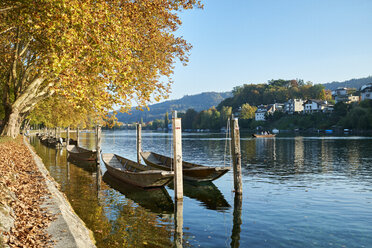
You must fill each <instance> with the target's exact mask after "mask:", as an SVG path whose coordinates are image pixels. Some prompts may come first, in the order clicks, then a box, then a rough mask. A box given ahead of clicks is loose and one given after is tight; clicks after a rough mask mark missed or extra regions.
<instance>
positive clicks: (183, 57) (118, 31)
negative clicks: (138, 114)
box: [0, 0, 202, 137]
mask: <svg viewBox="0 0 372 248" xmlns="http://www.w3.org/2000/svg"><path fill="white" fill-rule="evenodd" d="M194 7H202V5H201V3H200V2H199V1H197V0H142V1H131V0H111V1H106V0H94V1H93V0H69V1H65V0H32V1H31V0H4V1H1V3H0V61H1V63H0V91H1V92H2V94H3V99H2V100H3V104H2V108H3V109H4V113H5V126H4V128H3V130H2V134H3V135H8V136H13V137H14V136H16V135H17V133H18V131H19V126H20V123H21V122H22V121H23V120H24V119H25V118H26V117H27V116H28V115H29V114H30V112H31V111H32V110H33V109H34V107H35V105H36V104H38V103H39V102H40V101H42V100H44V99H45V98H48V97H50V96H51V95H53V94H57V95H58V96H60V97H63V98H65V99H66V100H67V101H68V102H69V103H70V104H69V105H68V107H71V106H72V108H85V109H86V110H87V111H89V112H90V111H94V112H95V113H96V114H97V115H99V116H104V115H106V114H107V113H108V111H110V110H111V109H112V107H113V105H116V106H122V110H123V111H125V110H128V109H129V107H130V105H131V103H132V101H136V102H137V103H138V104H139V105H140V106H145V105H146V104H147V103H148V102H149V101H150V99H151V97H154V99H155V100H160V99H161V98H163V97H166V96H167V94H168V92H169V89H170V84H171V82H172V80H171V75H172V73H173V65H174V63H175V61H176V60H179V61H181V62H183V63H186V62H187V61H188V53H189V51H190V48H191V45H190V44H188V43H187V42H186V41H185V40H184V39H182V38H181V37H177V36H175V34H174V32H175V31H176V30H177V28H178V27H179V26H180V25H181V20H180V19H179V16H178V13H179V11H181V10H183V9H191V8H194ZM82 103H84V104H82Z"/></svg>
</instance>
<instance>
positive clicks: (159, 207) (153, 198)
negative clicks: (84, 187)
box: [102, 172, 174, 214]
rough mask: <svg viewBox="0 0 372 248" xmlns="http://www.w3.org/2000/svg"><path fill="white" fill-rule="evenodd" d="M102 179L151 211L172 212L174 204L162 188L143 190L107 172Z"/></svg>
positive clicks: (159, 212)
mask: <svg viewBox="0 0 372 248" xmlns="http://www.w3.org/2000/svg"><path fill="white" fill-rule="evenodd" d="M102 179H103V181H104V182H105V183H106V184H107V185H109V186H110V187H112V188H113V189H115V190H117V191H119V192H120V193H122V194H123V195H125V196H126V197H127V198H129V199H131V200H133V201H135V202H136V203H137V204H139V205H141V206H142V207H144V208H146V209H148V210H150V211H151V212H154V213H158V214H162V213H166V214H172V213H173V210H174V205H173V201H172V198H171V197H170V196H169V194H168V192H167V191H166V190H165V189H164V188H157V189H150V190H145V189H141V188H138V187H135V186H133V185H130V184H127V183H124V182H122V181H120V180H118V179H116V178H115V177H112V176H111V175H110V174H109V173H107V172H106V173H105V174H104V175H103V178H102Z"/></svg>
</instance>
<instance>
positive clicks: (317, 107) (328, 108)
mask: <svg viewBox="0 0 372 248" xmlns="http://www.w3.org/2000/svg"><path fill="white" fill-rule="evenodd" d="M303 106H304V110H303V113H304V114H311V113H316V112H327V113H328V112H332V111H333V105H331V104H329V103H328V102H327V101H323V100H314V99H309V100H307V101H305V102H304V103H303Z"/></svg>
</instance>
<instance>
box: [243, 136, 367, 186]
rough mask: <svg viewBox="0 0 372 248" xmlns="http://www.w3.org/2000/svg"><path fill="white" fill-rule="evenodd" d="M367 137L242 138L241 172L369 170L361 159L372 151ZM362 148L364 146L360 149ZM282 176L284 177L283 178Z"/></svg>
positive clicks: (278, 173)
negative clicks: (365, 138)
mask: <svg viewBox="0 0 372 248" xmlns="http://www.w3.org/2000/svg"><path fill="white" fill-rule="evenodd" d="M369 144H370V140H368V139H367V140H358V139H356V140H353V139H333V140H332V139H327V138H321V137H318V138H317V137H294V138H275V139H243V140H242V142H241V146H242V154H243V157H242V164H243V167H245V170H243V173H244V174H246V175H250V174H257V173H259V174H261V173H263V174H266V175H271V176H274V175H275V176H281V177H278V180H286V179H288V177H286V176H290V175H295V174H303V173H312V174H313V173H315V174H321V173H340V172H341V173H344V172H347V171H349V172H350V173H354V174H355V173H356V172H357V171H358V172H362V174H360V175H359V176H362V177H363V176H366V174H365V173H363V171H365V170H367V171H369V169H370V167H371V166H370V164H367V163H365V162H364V161H363V159H362V158H363V157H368V156H369V154H370V152H371V151H372V149H371V148H372V147H371V146H370V145H369ZM361 147H363V149H361ZM283 176H284V177H283Z"/></svg>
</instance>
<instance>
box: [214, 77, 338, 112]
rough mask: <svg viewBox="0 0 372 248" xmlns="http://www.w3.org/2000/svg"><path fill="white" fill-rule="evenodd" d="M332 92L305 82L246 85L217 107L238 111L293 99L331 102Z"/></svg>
mask: <svg viewBox="0 0 372 248" xmlns="http://www.w3.org/2000/svg"><path fill="white" fill-rule="evenodd" d="M331 97H332V96H331V92H327V91H326V90H325V89H324V86H323V85H321V84H316V85H313V84H312V83H311V82H307V83H304V81H303V80H282V79H279V80H271V81H269V82H268V83H267V84H244V85H242V86H237V87H235V88H234V90H233V96H232V97H229V98H226V99H225V100H223V101H222V102H221V103H220V104H219V105H218V107H217V109H218V110H220V109H222V107H224V106H228V107H232V108H233V109H237V108H239V107H241V106H242V105H243V104H249V105H251V106H257V105H260V104H272V103H284V102H286V101H288V100H289V99H291V98H301V99H322V100H330V99H331Z"/></svg>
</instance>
